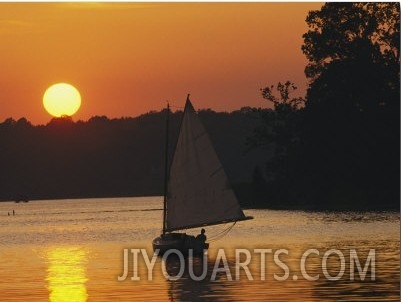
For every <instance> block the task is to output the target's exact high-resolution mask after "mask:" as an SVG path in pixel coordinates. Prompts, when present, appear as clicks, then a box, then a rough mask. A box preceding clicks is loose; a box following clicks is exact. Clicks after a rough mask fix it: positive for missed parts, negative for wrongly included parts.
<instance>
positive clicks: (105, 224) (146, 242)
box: [0, 197, 400, 302]
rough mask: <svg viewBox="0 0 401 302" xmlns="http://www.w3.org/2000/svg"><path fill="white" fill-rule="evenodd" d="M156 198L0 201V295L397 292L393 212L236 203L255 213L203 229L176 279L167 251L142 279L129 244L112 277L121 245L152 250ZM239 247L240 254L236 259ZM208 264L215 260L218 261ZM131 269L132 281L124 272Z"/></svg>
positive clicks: (392, 297) (242, 297)
mask: <svg viewBox="0 0 401 302" xmlns="http://www.w3.org/2000/svg"><path fill="white" fill-rule="evenodd" d="M161 207H162V200H161V198H159V197H149V198H117V199H81V200H59V201H50V200H49V201H31V202H29V203H19V204H17V203H13V202H2V203H0V257H1V264H0V280H1V281H0V300H1V301H26V300H28V299H29V300H30V301H69V302H72V301H77V302H81V301H399V298H400V274H399V272H400V269H399V263H400V262H399V261H400V257H399V248H400V230H399V228H400V218H399V213H395V212H380V213H372V212H346V213H345V212H342V213H333V212H302V211H272V210H246V211H245V212H246V215H251V216H254V217H255V219H254V220H250V221H244V222H240V223H237V225H236V226H235V227H234V228H233V229H232V230H231V232H230V233H228V235H227V236H225V237H223V238H222V239H220V240H218V241H213V240H212V239H213V237H216V236H218V234H219V233H220V232H221V231H223V230H224V228H225V227H227V226H215V227H209V228H207V229H206V235H207V236H208V238H209V239H210V241H211V242H210V250H209V252H208V259H207V261H206V262H205V263H203V262H202V261H201V259H197V258H195V259H187V260H185V262H184V267H183V268H184V269H183V271H182V276H181V278H179V279H178V280H176V281H172V280H168V279H166V277H165V276H164V275H163V271H162V267H163V264H164V265H165V267H166V271H167V273H168V274H169V275H171V276H176V275H177V274H179V273H180V269H181V265H180V261H179V259H178V258H172V257H169V258H168V259H167V261H166V262H163V261H162V259H160V258H158V259H157V260H156V263H155V265H154V269H153V270H152V280H148V270H147V268H146V265H145V263H144V260H143V255H142V254H141V253H139V255H138V261H137V262H135V263H136V264H137V267H136V268H135V267H134V261H133V254H132V253H131V252H130V251H129V254H128V255H129V258H128V259H129V272H128V277H127V278H126V279H125V280H124V281H118V280H117V277H118V276H122V275H123V265H124V261H123V255H124V249H146V251H147V252H148V255H149V257H151V256H152V253H151V241H152V239H153V238H154V237H156V236H158V235H159V234H160V228H161V218H162V216H161V215H162V212H161V210H160V209H161ZM12 210H15V216H13V215H12ZM8 212H9V213H10V216H8V215H7V213H8ZM198 232H199V229H197V230H193V231H191V232H190V231H188V233H192V234H196V233H198ZM219 248H222V249H223V252H224V253H225V257H223V258H224V259H227V266H228V267H229V271H224V270H222V269H221V270H220V272H217V273H216V274H215V278H212V277H213V273H214V271H213V268H214V266H215V262H216V259H218V258H217V256H218V252H219ZM236 249H237V252H238V249H247V250H249V255H248V256H249V257H251V258H250V262H249V264H248V267H249V272H248V273H249V275H248V274H247V272H246V270H245V269H240V270H239V272H238V274H237V275H236V266H235V263H236V258H235V256H236V255H235V251H236ZM255 249H270V250H271V253H270V251H269V253H266V254H265V257H266V259H265V262H263V261H262V258H261V253H260V252H259V253H258V252H255ZM281 249H283V250H286V251H288V255H287V254H286V253H284V252H282V251H280V250H281ZM308 249H315V250H317V252H319V255H317V254H314V253H312V254H310V255H309V256H308V257H307V258H306V261H305V269H304V272H306V273H307V274H308V275H306V277H308V276H309V277H312V278H316V277H317V276H318V278H317V280H315V281H308V280H307V279H306V278H305V276H304V275H303V274H302V269H301V267H300V263H301V258H302V255H303V254H304V253H305V251H307V250H308ZM331 249H333V250H335V251H337V253H339V254H336V253H334V252H333V253H331V255H329V256H328V257H327V261H325V263H326V266H325V267H326V271H324V269H323V267H322V262H323V260H324V255H325V253H326V252H328V251H329V250H331ZM350 249H354V250H355V251H356V253H357V256H358V259H359V261H360V264H361V272H362V269H364V268H366V275H365V276H364V277H365V278H364V280H361V274H360V273H358V271H357V269H356V268H354V270H353V271H351V270H350ZM371 249H372V250H374V252H375V255H374V260H375V264H374V267H375V271H374V272H373V271H372V263H370V266H369V265H366V267H365V264H366V263H367V262H366V260H367V259H368V256H369V252H370V250H371ZM315 252H316V251H315ZM244 253H245V252H244V251H242V254H240V258H239V261H241V262H244V261H245V260H246V255H245V254H244ZM275 253H276V254H277V257H278V259H279V260H280V261H281V262H282V263H283V264H284V265H285V266H286V267H287V270H288V276H287V277H286V270H285V267H282V266H280V265H279V264H280V263H279V262H277V261H275V260H274V254H275ZM340 254H341V255H343V263H341V258H340ZM220 256H222V255H221V254H220ZM223 256H224V255H223ZM261 263H262V264H264V265H261ZM203 264H206V266H207V271H206V276H205V278H203V279H202V280H200V281H195V280H193V279H192V278H191V276H190V274H189V273H190V272H189V268H190V266H191V267H192V268H193V270H194V272H195V275H198V276H199V275H201V273H202V272H203ZM218 264H220V265H219V266H218V267H223V266H224V261H223V260H222V261H219V263H218ZM342 264H343V266H344V267H343V269H344V272H343V274H342V275H340V278H339V279H338V280H329V279H328V278H327V277H326V276H325V273H328V274H329V275H328V276H329V277H330V276H331V277H330V278H334V277H335V276H336V275H338V274H339V273H340V274H341V271H342ZM263 270H264V273H263ZM135 273H136V276H138V277H139V278H140V281H132V280H131V277H132V276H133V275H134V274H135ZM274 274H276V275H274ZM351 275H354V280H351ZM372 275H374V278H373V279H374V280H372ZM230 277H231V278H232V279H233V281H230V280H229V279H230ZM236 277H237V279H238V280H236ZM250 278H253V280H249V279H250ZM276 278H278V279H280V278H283V279H285V280H284V281H278V280H276Z"/></svg>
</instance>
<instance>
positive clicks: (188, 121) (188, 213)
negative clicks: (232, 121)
mask: <svg viewBox="0 0 401 302" xmlns="http://www.w3.org/2000/svg"><path fill="white" fill-rule="evenodd" d="M228 184H229V182H228V178H227V175H226V173H225V171H224V169H223V166H222V164H221V162H220V160H219V159H218V156H217V154H216V152H215V150H214V148H213V145H212V142H211V140H210V137H209V135H208V133H207V131H206V129H205V128H204V126H203V124H202V122H201V121H200V119H199V117H198V115H197V113H196V112H195V110H194V108H193V106H192V104H191V102H190V101H189V99H188V100H187V103H186V104H185V109H184V115H183V120H182V124H181V127H180V133H179V136H178V141H177V144H176V149H175V153H174V156H173V161H172V163H171V166H170V173H169V179H168V192H167V193H168V194H167V213H166V231H172V230H180V229H188V228H194V227H200V226H206V225H214V224H220V223H226V222H233V221H240V220H246V219H250V218H247V217H245V215H244V213H243V212H242V210H241V208H240V206H239V203H238V201H237V198H236V197H235V194H234V192H233V190H232V189H231V188H230V187H229V185H228Z"/></svg>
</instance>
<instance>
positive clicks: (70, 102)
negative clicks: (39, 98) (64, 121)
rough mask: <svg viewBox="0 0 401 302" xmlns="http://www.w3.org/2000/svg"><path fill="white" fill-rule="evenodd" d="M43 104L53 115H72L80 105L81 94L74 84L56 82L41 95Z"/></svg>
mask: <svg viewBox="0 0 401 302" xmlns="http://www.w3.org/2000/svg"><path fill="white" fill-rule="evenodd" d="M43 106H44V107H45V109H46V111H47V112H48V113H50V114H51V115H53V116H55V117H61V116H64V115H67V116H72V115H73V114H74V113H76V112H77V111H78V109H79V107H80V106H81V95H80V94H79V91H78V90H77V89H76V88H75V87H74V86H72V85H70V84H67V83H57V84H54V85H52V86H50V87H49V88H47V90H46V92H45V94H44V95H43Z"/></svg>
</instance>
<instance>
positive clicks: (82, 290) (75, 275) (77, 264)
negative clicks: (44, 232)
mask: <svg viewBox="0 0 401 302" xmlns="http://www.w3.org/2000/svg"><path fill="white" fill-rule="evenodd" d="M87 256H88V253H87V252H86V251H85V250H83V249H82V248H78V247H60V248H55V249H52V250H50V251H49V252H48V253H47V260H48V263H49V267H48V269H47V277H46V281H47V282H48V289H49V301H51V302H64V301H65V302H83V301H86V299H87V297H88V294H87V290H86V285H85V283H86V281H88V278H87V277H86V264H87Z"/></svg>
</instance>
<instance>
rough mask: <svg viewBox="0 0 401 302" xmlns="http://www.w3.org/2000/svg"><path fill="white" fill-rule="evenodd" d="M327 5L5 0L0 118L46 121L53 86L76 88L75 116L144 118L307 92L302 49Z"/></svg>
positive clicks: (0, 25)
mask: <svg viewBox="0 0 401 302" xmlns="http://www.w3.org/2000/svg"><path fill="white" fill-rule="evenodd" d="M321 6H322V4H321V3H28V4H27V3H0V41H1V43H0V66H1V67H0V122H2V121H4V119H6V118H8V117H13V118H14V119H18V118H20V117H26V118H27V119H28V120H30V121H31V122H32V123H33V124H45V123H47V122H48V121H49V120H50V119H51V116H50V115H49V114H48V113H47V112H46V111H45V109H44V108H43V105H42V96H43V93H44V91H45V90H46V88H47V87H48V86H50V85H51V84H54V83H57V82H68V83H71V84H72V85H74V86H75V87H76V88H77V89H78V90H79V91H80V92H81V95H82V106H81V108H80V110H79V111H78V112H77V113H76V114H75V115H74V120H79V119H81V120H87V119H89V118H90V117H91V116H94V115H106V116H108V117H110V118H114V117H121V116H137V115H139V114H142V113H145V112H148V111H150V110H160V109H161V108H162V107H164V106H165V101H166V100H170V102H171V104H172V105H173V106H183V104H184V102H185V98H186V95H187V93H191V100H192V101H193V103H194V106H195V107H196V108H212V109H214V110H216V111H231V110H234V109H239V108H241V107H243V106H257V107H260V106H262V107H266V106H267V105H268V104H267V102H266V101H264V100H263V99H262V98H261V96H260V91H259V88H262V87H264V86H266V85H267V84H275V83H276V82H277V81H285V80H287V79H289V80H291V81H293V82H295V83H296V84H297V85H298V86H299V87H300V90H302V92H303V93H304V90H305V86H306V78H305V76H304V73H303V70H304V67H305V65H306V62H307V61H306V58H305V56H304V55H303V54H302V52H301V49H300V48H301V45H302V34H303V33H305V32H306V31H307V26H306V23H305V18H306V15H307V13H308V11H309V10H314V9H319V8H320V7H321Z"/></svg>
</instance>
